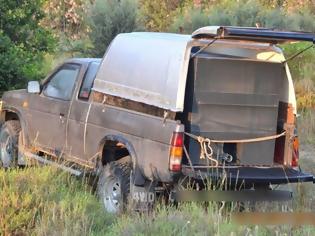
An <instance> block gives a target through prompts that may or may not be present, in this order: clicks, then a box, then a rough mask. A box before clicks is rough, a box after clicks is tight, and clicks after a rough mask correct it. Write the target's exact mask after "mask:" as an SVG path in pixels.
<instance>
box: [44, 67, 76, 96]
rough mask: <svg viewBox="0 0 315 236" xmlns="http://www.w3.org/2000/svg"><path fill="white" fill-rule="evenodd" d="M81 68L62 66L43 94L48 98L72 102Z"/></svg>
mask: <svg viewBox="0 0 315 236" xmlns="http://www.w3.org/2000/svg"><path fill="white" fill-rule="evenodd" d="M79 71H80V66H79V65H75V64H66V65H64V66H62V67H61V68H60V69H59V70H58V71H57V72H56V73H55V74H54V75H53V76H52V77H51V79H50V80H49V82H48V83H47V84H46V85H45V87H44V90H43V93H44V95H45V96H47V97H52V98H58V99H62V100H66V101H68V100H71V96H72V92H73V90H74V86H75V82H76V79H77V77H78V74H79Z"/></svg>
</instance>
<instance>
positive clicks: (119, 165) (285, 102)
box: [0, 27, 314, 212]
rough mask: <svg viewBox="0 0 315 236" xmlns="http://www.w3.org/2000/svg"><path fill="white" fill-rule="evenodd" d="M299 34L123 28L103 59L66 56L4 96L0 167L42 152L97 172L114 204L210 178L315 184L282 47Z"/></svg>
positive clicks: (248, 183)
mask: <svg viewBox="0 0 315 236" xmlns="http://www.w3.org/2000/svg"><path fill="white" fill-rule="evenodd" d="M301 40H302V41H310V42H311V43H313V42H314V35H313V34H310V33H299V32H281V31H273V30H269V29H256V28H237V27H204V28H201V29H198V30H197V31H195V32H194V33H193V34H192V35H176V34H168V33H128V34H120V35H118V36H117V37H116V38H115V39H114V40H113V42H112V43H111V45H110V47H109V48H108V50H107V52H106V53H105V55H104V58H103V59H102V60H101V59H94V58H84V59H81V58H75V59H70V60H68V61H66V62H64V63H63V64H62V65H60V66H58V67H57V68H56V69H55V70H54V71H53V72H52V73H51V74H50V75H48V76H47V78H46V79H44V80H43V81H42V82H41V83H39V82H37V81H31V82H29V84H28V88H27V89H26V90H17V91H9V92H6V93H5V94H4V95H3V97H2V103H1V113H0V114H1V115H0V123H1V132H0V144H1V146H0V165H2V166H3V167H5V168H9V167H14V166H16V165H26V164H27V160H28V159H36V160H37V161H40V162H43V163H46V164H53V165H57V166H58V167H60V168H62V169H64V170H66V171H69V172H71V173H73V174H76V175H81V174H82V173H85V172H92V173H95V174H96V175H97V176H98V177H99V178H98V179H99V183H98V194H99V196H100V198H101V200H102V202H103V203H104V207H105V209H106V210H107V211H110V212H117V211H120V210H121V209H123V207H124V206H125V203H126V202H127V200H128V199H130V197H129V196H130V195H131V196H132V197H131V198H132V199H133V200H135V201H140V202H151V201H153V200H154V197H155V193H157V192H163V191H168V192H174V193H176V189H177V187H178V185H181V184H183V183H185V182H187V181H186V180H187V179H190V180H193V181H194V183H197V184H194V185H193V186H194V187H193V188H195V190H199V191H200V190H202V189H205V186H204V185H205V184H204V183H205V179H210V180H211V181H214V182H215V181H222V179H223V180H224V181H226V183H228V185H230V186H233V188H234V187H235V186H238V187H240V188H243V189H249V188H251V189H253V188H258V187H259V188H260V189H261V187H265V188H266V189H271V188H270V186H272V185H273V184H287V183H295V182H312V181H313V176H312V175H310V174H306V173H303V172H302V171H301V170H300V169H299V166H298V158H299V157H298V148H299V147H298V137H297V132H296V109H297V108H296V99H295V93H294V87H293V82H292V78H291V75H290V71H289V68H288V65H287V63H286V60H285V58H284V56H283V53H282V51H281V50H280V49H279V48H278V47H277V46H276V44H279V43H285V42H291V41H301ZM60 160H62V161H60ZM196 186H198V187H196ZM226 189H229V188H226ZM226 189H225V190H226ZM130 192H131V193H132V194H130ZM139 193H140V194H139ZM142 193H145V194H142ZM175 198H176V197H175Z"/></svg>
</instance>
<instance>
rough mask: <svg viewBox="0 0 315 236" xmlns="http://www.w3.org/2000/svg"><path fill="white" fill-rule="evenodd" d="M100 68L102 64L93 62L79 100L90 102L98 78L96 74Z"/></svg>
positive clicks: (83, 83) (82, 86)
mask: <svg viewBox="0 0 315 236" xmlns="http://www.w3.org/2000/svg"><path fill="white" fill-rule="evenodd" d="M99 66H100V62H91V63H90V65H89V68H88V70H87V72H86V73H85V76H84V78H83V81H82V85H81V88H80V91H79V99H83V100H88V99H89V97H90V94H91V89H92V87H93V83H94V80H95V77H96V73H97V71H98V68H99Z"/></svg>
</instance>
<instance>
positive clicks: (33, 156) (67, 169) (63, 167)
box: [23, 152, 83, 177]
mask: <svg viewBox="0 0 315 236" xmlns="http://www.w3.org/2000/svg"><path fill="white" fill-rule="evenodd" d="M23 155H24V156H25V157H26V158H31V159H34V160H37V161H39V162H41V163H43V164H45V165H51V166H54V167H57V168H60V169H62V170H64V171H66V172H68V173H70V174H72V175H75V176H78V177H80V176H82V175H83V172H82V171H79V170H75V169H73V168H70V167H67V166H64V165H61V164H58V163H57V162H54V161H50V160H47V159H45V158H43V157H40V156H38V155H35V154H33V153H30V152H23Z"/></svg>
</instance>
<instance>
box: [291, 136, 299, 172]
mask: <svg viewBox="0 0 315 236" xmlns="http://www.w3.org/2000/svg"><path fill="white" fill-rule="evenodd" d="M292 145H293V147H292V162H291V166H292V167H298V166H299V138H298V137H297V136H295V137H294V139H293V144H292Z"/></svg>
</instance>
